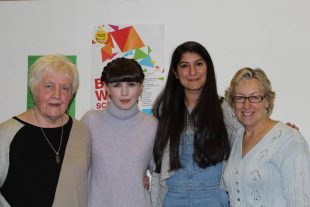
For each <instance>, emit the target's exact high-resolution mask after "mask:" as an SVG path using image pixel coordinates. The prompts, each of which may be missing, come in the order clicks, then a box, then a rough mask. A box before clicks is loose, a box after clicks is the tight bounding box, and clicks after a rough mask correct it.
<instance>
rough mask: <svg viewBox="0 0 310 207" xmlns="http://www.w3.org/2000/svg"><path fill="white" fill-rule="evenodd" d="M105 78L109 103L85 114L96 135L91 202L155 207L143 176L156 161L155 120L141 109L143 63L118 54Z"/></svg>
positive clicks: (95, 206)
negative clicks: (153, 153) (154, 158)
mask: <svg viewBox="0 0 310 207" xmlns="http://www.w3.org/2000/svg"><path fill="white" fill-rule="evenodd" d="M101 80H102V81H103V82H105V84H106V90H107V92H108V94H109V97H110V102H109V104H108V106H107V108H106V109H104V110H101V111H96V110H92V111H89V112H87V113H86V114H85V115H84V116H83V117H82V122H84V123H85V124H86V125H87V126H88V127H89V129H90V131H91V135H92V167H91V173H90V180H89V184H90V186H89V202H88V206H91V207H98V206H109V207H120V206H135V207H151V198H150V192H149V191H148V190H147V189H145V188H144V185H143V176H144V174H145V173H146V170H148V169H150V166H151V165H150V163H152V149H153V145H154V140H155V132H156V127H157V121H156V119H155V118H154V117H151V116H148V115H146V114H144V113H143V112H141V111H140V110H138V106H137V101H138V97H139V95H140V94H141V91H142V84H143V80H144V74H143V71H142V68H141V66H140V65H139V63H137V62H136V61H135V60H133V59H126V58H117V59H115V60H113V61H112V62H110V63H108V64H107V66H106V67H104V69H103V72H102V76H101Z"/></svg>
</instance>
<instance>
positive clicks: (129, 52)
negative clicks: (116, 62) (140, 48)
mask: <svg viewBox="0 0 310 207" xmlns="http://www.w3.org/2000/svg"><path fill="white" fill-rule="evenodd" d="M130 55H133V51H132V50H129V51H128V52H126V53H125V55H124V57H127V56H130Z"/></svg>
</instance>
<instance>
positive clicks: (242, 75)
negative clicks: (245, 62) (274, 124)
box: [225, 67, 276, 116]
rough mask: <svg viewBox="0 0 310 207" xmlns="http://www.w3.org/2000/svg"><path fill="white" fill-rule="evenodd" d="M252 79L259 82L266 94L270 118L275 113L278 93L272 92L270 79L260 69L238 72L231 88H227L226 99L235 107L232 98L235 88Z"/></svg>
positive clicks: (245, 69) (247, 69)
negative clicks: (243, 81)
mask: <svg viewBox="0 0 310 207" xmlns="http://www.w3.org/2000/svg"><path fill="white" fill-rule="evenodd" d="M252 79H257V80H258V82H259V87H260V91H261V92H262V93H263V94H264V99H266V100H267V102H268V107H267V108H266V110H267V115H268V116H270V115H271V113H272V111H273V107H274V100H275V96H276V93H275V92H274V91H273V90H272V86H271V82H270V80H269V79H268V77H267V75H266V73H265V72H264V70H262V69H260V68H255V69H252V68H249V67H245V68H241V69H240V70H238V71H237V73H236V74H235V75H234V77H233V79H232V80H231V82H230V86H229V88H227V89H226V91H225V99H226V101H227V102H228V104H229V105H230V106H231V107H234V103H233V100H232V98H233V95H234V89H235V87H236V86H237V85H238V84H239V82H240V81H241V80H252Z"/></svg>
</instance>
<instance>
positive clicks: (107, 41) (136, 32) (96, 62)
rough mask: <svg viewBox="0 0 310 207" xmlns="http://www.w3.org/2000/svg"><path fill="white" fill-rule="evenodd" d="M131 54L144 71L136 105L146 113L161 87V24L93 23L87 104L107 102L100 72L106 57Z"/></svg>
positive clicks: (102, 105)
mask: <svg viewBox="0 0 310 207" xmlns="http://www.w3.org/2000/svg"><path fill="white" fill-rule="evenodd" d="M119 57H125V58H133V59H135V60H136V61H137V62H139V63H140V65H141V66H142V69H143V71H144V74H145V80H144V87H143V92H142V94H141V97H139V102H138V106H139V108H140V109H141V110H142V111H143V112H145V113H148V114H151V113H152V105H153V102H154V101H155V99H156V97H157V96H158V95H159V93H160V91H161V90H162V88H163V87H164V84H165V80H166V76H167V74H166V71H165V70H164V67H163V64H164V58H163V57H164V25H162V24H147V25H143V24H138V25H129V24H128V25H127V24H126V25H125V24H122V25H111V24H106V25H96V26H95V27H94V29H93V34H92V74H91V81H92V88H91V108H93V109H98V110H100V109H103V108H105V107H106V106H107V104H108V94H107V92H106V90H105V84H104V83H103V82H101V80H100V77H101V72H102V69H103V67H104V66H106V65H107V64H108V63H109V62H110V61H112V60H114V59H116V58H119Z"/></svg>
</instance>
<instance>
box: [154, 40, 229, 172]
mask: <svg viewBox="0 0 310 207" xmlns="http://www.w3.org/2000/svg"><path fill="white" fill-rule="evenodd" d="M188 52H189V53H196V54H198V55H199V56H201V57H202V58H203V59H204V60H205V61H206V63H207V78H206V83H205V85H204V86H203V89H202V91H201V94H200V97H199V102H198V104H197V105H196V106H195V108H194V109H193V111H192V113H191V115H190V119H191V121H192V123H193V126H194V130H195V134H194V154H193V159H194V161H195V162H196V163H197V164H198V166H199V167H201V168H206V167H208V166H211V165H215V164H216V163H218V162H221V161H223V160H224V159H227V158H228V156H229V150H230V148H229V141H228V135H227V131H226V127H225V123H224V118H223V112H222V108H221V102H220V99H219V96H218V93H217V87H216V78H215V72H214V66H213V62H212V59H211V56H210V54H209V53H208V51H207V50H206V48H205V47H203V46H202V45H201V44H199V43H197V42H193V41H189V42H185V43H183V44H181V45H179V46H178V47H177V48H176V49H175V50H174V52H173V54H172V58H171V64H170V69H169V73H168V78H167V82H166V85H165V88H164V89H163V91H162V92H161V94H160V95H159V97H158V98H157V100H156V101H155V104H154V107H153V112H154V115H155V116H156V117H157V118H158V121H159V125H158V129H157V133H156V140H155V145H154V149H153V154H154V161H155V164H156V170H155V171H156V172H160V170H161V162H162V158H163V153H164V149H165V147H166V146H167V144H168V142H170V148H169V150H170V170H177V169H180V168H181V167H182V165H181V162H180V158H179V144H180V136H181V134H182V132H183V131H184V129H185V126H186V120H187V113H188V112H187V108H186V106H185V103H184V100H185V93H184V87H183V86H182V85H181V83H180V81H179V80H178V79H177V78H176V77H175V72H176V70H177V65H178V63H179V62H180V60H181V58H182V56H183V54H184V53H188Z"/></svg>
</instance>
